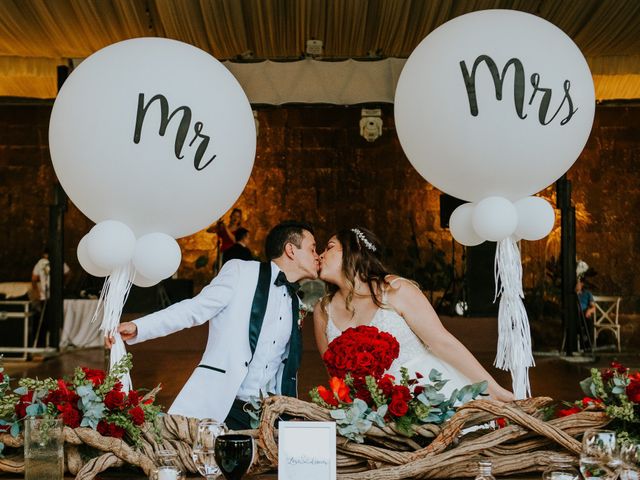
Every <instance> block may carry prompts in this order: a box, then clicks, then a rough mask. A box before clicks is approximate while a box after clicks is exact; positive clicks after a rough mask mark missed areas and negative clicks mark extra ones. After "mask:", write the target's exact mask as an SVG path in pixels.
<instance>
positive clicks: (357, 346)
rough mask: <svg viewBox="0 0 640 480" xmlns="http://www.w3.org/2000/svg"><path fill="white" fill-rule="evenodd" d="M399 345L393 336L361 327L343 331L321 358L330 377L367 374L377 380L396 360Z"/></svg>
mask: <svg viewBox="0 0 640 480" xmlns="http://www.w3.org/2000/svg"><path fill="white" fill-rule="evenodd" d="M399 353H400V344H399V343H398V341H397V340H396V339H395V337H394V336H393V335H390V334H388V333H386V332H381V331H380V330H378V329H377V328H376V327H369V326H365V325H361V326H359V327H355V328H349V329H347V330H345V331H344V332H343V333H342V335H340V336H339V337H337V338H335V339H334V340H333V341H332V342H331V343H330V344H329V347H328V348H327V351H326V352H325V353H324V355H323V356H322V359H323V360H324V363H325V365H326V366H327V369H328V370H329V374H330V375H331V376H332V377H340V378H344V377H345V376H346V374H347V373H349V374H351V376H352V377H353V378H354V379H364V378H365V377H366V376H367V375H371V376H373V377H376V378H378V377H380V376H381V375H382V374H383V373H384V372H385V371H387V370H388V369H389V367H390V366H391V364H392V363H393V361H394V360H395V359H396V358H398V355H399Z"/></svg>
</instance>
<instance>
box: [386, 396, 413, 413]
mask: <svg viewBox="0 0 640 480" xmlns="http://www.w3.org/2000/svg"><path fill="white" fill-rule="evenodd" d="M388 411H389V413H390V414H391V415H393V416H394V417H403V416H404V415H406V413H407V412H408V411H409V404H408V403H407V402H405V401H404V400H403V399H402V398H401V397H393V398H392V399H391V403H390V404H389V410H388Z"/></svg>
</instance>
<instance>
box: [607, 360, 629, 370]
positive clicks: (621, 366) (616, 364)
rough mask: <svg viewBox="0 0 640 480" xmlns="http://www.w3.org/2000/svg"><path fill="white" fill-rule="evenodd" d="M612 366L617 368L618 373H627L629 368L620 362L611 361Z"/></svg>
mask: <svg viewBox="0 0 640 480" xmlns="http://www.w3.org/2000/svg"><path fill="white" fill-rule="evenodd" d="M611 368H613V369H615V370H616V371H617V372H618V373H626V371H627V370H628V369H627V367H625V366H624V365H623V364H621V363H620V362H611Z"/></svg>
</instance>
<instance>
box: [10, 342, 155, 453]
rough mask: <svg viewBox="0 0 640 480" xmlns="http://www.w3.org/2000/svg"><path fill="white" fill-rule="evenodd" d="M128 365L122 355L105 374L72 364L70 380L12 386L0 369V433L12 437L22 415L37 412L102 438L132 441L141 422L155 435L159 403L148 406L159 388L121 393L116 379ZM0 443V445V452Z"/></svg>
mask: <svg viewBox="0 0 640 480" xmlns="http://www.w3.org/2000/svg"><path fill="white" fill-rule="evenodd" d="M131 366H132V363H131V354H128V355H127V356H125V357H124V358H122V360H120V362H118V363H117V364H116V365H114V367H113V368H112V370H111V372H109V373H108V374H107V373H106V372H104V371H103V370H94V369H91V368H86V367H78V368H76V369H75V371H74V374H73V377H71V378H70V379H67V380H65V379H57V380H56V379H52V378H48V379H46V380H37V379H31V378H23V379H20V380H19V381H18V387H17V388H15V389H14V390H12V389H11V385H10V384H11V379H10V378H9V376H8V375H5V374H4V369H2V368H1V367H0V433H2V432H5V433H6V432H9V433H11V435H13V436H14V437H15V436H17V435H18V434H19V433H20V430H21V424H22V420H24V418H25V417H27V416H43V417H48V418H62V421H63V423H64V425H66V426H68V427H71V428H77V427H90V428H93V429H94V430H97V431H98V432H99V433H100V434H101V435H103V436H107V437H115V438H126V439H127V440H128V441H130V442H131V443H132V444H134V445H138V444H139V443H140V439H141V436H142V432H143V426H144V424H145V422H148V423H149V424H150V425H151V426H152V427H153V428H154V430H155V431H156V433H158V424H157V418H158V415H159V414H160V412H161V407H159V406H158V405H155V404H154V401H155V395H156V393H157V392H158V390H159V387H158V388H156V389H154V390H152V391H151V392H149V393H148V394H147V395H145V396H142V395H141V393H140V392H139V391H138V390H131V391H129V392H128V393H127V392H123V391H122V383H120V381H119V380H118V378H119V377H120V376H121V375H123V374H125V373H128V372H129V370H130V369H131ZM3 447H4V445H2V443H0V452H1V451H2V448H3Z"/></svg>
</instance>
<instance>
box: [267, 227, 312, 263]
mask: <svg viewBox="0 0 640 480" xmlns="http://www.w3.org/2000/svg"><path fill="white" fill-rule="evenodd" d="M304 230H307V231H308V232H309V233H311V234H312V235H313V227H312V226H311V225H309V224H308V223H305V222H299V221H297V220H287V221H285V222H280V223H279V224H278V225H276V226H275V227H273V228H272V229H271V231H270V232H269V233H268V234H267V239H266V240H265V241H264V250H265V253H266V255H267V259H269V260H273V259H274V258H278V257H280V256H281V255H282V254H283V253H284V246H285V245H286V244H287V243H293V244H294V245H295V246H296V247H297V248H300V247H302V232H303V231H304Z"/></svg>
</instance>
